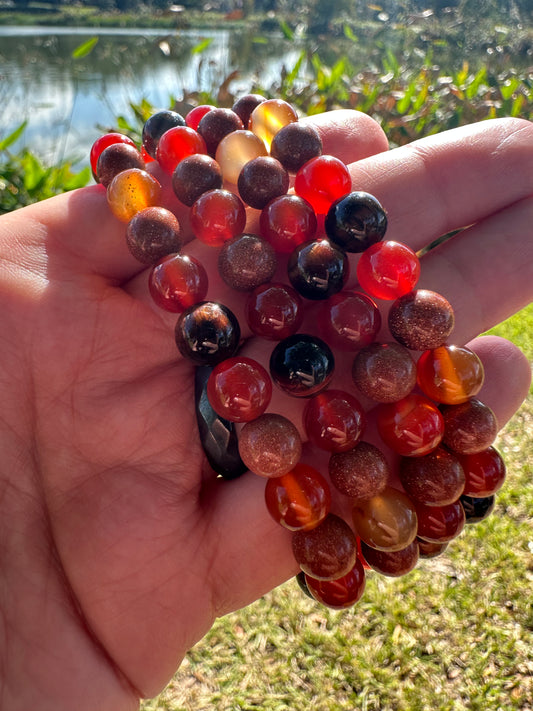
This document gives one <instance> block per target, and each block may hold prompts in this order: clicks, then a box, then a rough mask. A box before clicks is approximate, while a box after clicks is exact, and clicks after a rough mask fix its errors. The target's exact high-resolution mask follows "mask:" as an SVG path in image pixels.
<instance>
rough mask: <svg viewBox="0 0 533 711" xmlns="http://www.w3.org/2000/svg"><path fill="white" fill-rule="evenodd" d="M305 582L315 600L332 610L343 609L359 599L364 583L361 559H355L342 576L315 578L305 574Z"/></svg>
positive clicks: (364, 577) (363, 589)
mask: <svg viewBox="0 0 533 711" xmlns="http://www.w3.org/2000/svg"><path fill="white" fill-rule="evenodd" d="M305 583H306V585H307V589H308V590H309V592H310V593H311V595H312V597H314V599H315V600H317V601H318V602H321V603H322V604H323V605H325V606H326V607H331V608H332V609H333V610H344V609H346V608H347V607H352V605H355V603H356V602H358V600H360V599H361V597H362V595H363V593H364V591H365V584H366V576H365V569H364V567H363V565H362V563H361V561H360V560H357V561H356V562H355V565H354V567H353V568H352V569H351V570H350V572H349V573H346V575H343V576H342V578H337V580H316V579H315V578H312V577H311V576H309V575H306V576H305Z"/></svg>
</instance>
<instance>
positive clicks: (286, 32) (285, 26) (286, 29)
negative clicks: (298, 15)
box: [279, 20, 294, 40]
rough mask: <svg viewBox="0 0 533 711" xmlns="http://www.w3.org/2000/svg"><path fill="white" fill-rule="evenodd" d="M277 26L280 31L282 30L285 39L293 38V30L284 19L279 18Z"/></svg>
mask: <svg viewBox="0 0 533 711" xmlns="http://www.w3.org/2000/svg"><path fill="white" fill-rule="evenodd" d="M279 26H280V29H281V31H282V32H283V35H284V37H285V38H286V39H288V40H293V39H294V32H293V31H292V30H291V28H290V27H289V25H288V24H287V23H286V22H285V20H280V21H279Z"/></svg>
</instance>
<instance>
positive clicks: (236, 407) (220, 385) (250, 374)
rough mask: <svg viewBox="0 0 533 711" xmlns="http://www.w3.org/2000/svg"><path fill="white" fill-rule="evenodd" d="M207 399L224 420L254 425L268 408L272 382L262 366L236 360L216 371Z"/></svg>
mask: <svg viewBox="0 0 533 711" xmlns="http://www.w3.org/2000/svg"><path fill="white" fill-rule="evenodd" d="M207 397H208V399H209V402H210V403H211V407H212V408H213V410H214V411H215V412H216V413H217V415H220V417H224V418H225V419H227V420H230V421H231V422H250V420H255V419H256V418H257V417H259V416H260V415H262V414H263V412H264V411H265V410H266V408H267V407H268V405H269V403H270V399H271V397H272V382H271V380H270V377H269V375H268V373H267V371H266V370H265V369H264V368H263V366H262V365H261V364H260V363H258V362H257V361H255V360H253V359H252V358H245V357H244V356H238V357H237V356H236V357H234V358H228V359H227V360H225V361H223V362H222V363H218V365H216V366H215V367H214V368H213V372H212V373H211V375H210V376H209V380H208V381H207ZM241 457H242V455H241Z"/></svg>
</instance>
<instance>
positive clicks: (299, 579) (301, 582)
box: [294, 570, 316, 602]
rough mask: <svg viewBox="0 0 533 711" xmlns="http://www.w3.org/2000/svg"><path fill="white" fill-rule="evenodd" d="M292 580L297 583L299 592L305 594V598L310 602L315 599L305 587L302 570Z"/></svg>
mask: <svg viewBox="0 0 533 711" xmlns="http://www.w3.org/2000/svg"><path fill="white" fill-rule="evenodd" d="M294 579H295V580H296V582H297V583H298V587H299V588H300V590H301V591H302V592H303V593H305V594H306V595H307V597H310V598H311V600H315V598H314V597H313V596H312V595H311V593H310V591H309V588H308V587H307V581H306V579H305V573H304V572H303V570H301V571H300V572H299V573H298V574H297V575H295V576H294ZM315 602H316V600H315Z"/></svg>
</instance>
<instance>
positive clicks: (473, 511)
mask: <svg viewBox="0 0 533 711" xmlns="http://www.w3.org/2000/svg"><path fill="white" fill-rule="evenodd" d="M459 501H460V503H461V506H462V507H463V509H464V512H465V523H479V522H480V521H484V520H485V519H486V518H487V517H488V516H490V514H491V513H492V512H493V511H494V507H495V505H496V498H495V497H494V495H491V496H461V498H460V499H459Z"/></svg>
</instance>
